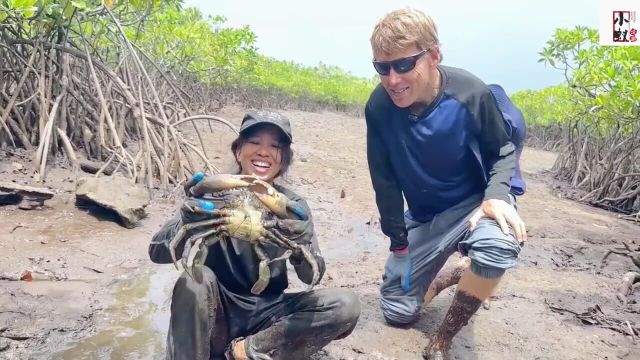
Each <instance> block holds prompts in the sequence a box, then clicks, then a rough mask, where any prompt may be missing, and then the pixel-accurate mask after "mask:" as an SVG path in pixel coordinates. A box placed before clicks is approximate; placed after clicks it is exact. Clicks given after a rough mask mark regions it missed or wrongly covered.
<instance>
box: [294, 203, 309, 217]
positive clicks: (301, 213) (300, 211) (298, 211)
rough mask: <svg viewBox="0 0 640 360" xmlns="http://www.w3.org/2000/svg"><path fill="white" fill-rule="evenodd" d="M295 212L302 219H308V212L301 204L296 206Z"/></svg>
mask: <svg viewBox="0 0 640 360" xmlns="http://www.w3.org/2000/svg"><path fill="white" fill-rule="evenodd" d="M292 210H293V212H294V213H295V214H296V215H297V216H298V218H299V219H300V220H307V213H306V212H305V211H304V209H302V208H301V207H299V206H296V207H294V208H293V209H292Z"/></svg>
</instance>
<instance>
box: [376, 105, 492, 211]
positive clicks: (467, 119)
mask: <svg viewBox="0 0 640 360" xmlns="http://www.w3.org/2000/svg"><path fill="white" fill-rule="evenodd" d="M472 125H473V122H472V120H471V114H470V112H469V110H468V109H467V108H466V107H465V106H464V104H462V103H461V102H460V101H459V100H458V99H456V98H454V97H452V96H451V94H447V93H444V94H443V96H442V97H441V98H440V99H439V100H438V106H437V107H436V108H434V109H433V110H432V111H427V112H426V113H425V114H424V115H423V116H420V117H418V118H416V119H415V120H413V119H411V120H408V119H407V113H405V112H398V113H396V114H394V115H392V116H391V118H390V119H389V123H388V127H387V128H386V129H387V131H385V132H383V133H381V134H380V138H381V140H382V142H383V143H384V144H385V148H386V149H388V151H389V157H390V159H391V164H392V167H393V170H394V172H395V173H396V176H397V178H398V183H399V185H400V188H401V189H402V191H403V193H404V195H405V198H406V200H407V204H408V207H409V211H408V212H407V214H406V215H407V216H408V217H409V218H411V219H413V220H415V221H419V222H427V221H429V220H431V219H432V218H433V216H434V215H435V214H437V213H440V212H442V211H444V210H446V209H447V208H449V207H451V206H452V205H455V204H457V203H459V202H461V201H463V200H464V199H466V198H467V197H469V196H471V195H473V194H475V193H478V192H480V191H482V190H483V189H484V187H485V185H486V184H485V182H484V180H483V177H482V174H481V169H480V167H479V166H478V163H477V160H476V159H475V157H474V155H473V153H472V152H471V149H470V147H469V139H470V138H471V137H472V136H473V135H472V129H471V126H472Z"/></svg>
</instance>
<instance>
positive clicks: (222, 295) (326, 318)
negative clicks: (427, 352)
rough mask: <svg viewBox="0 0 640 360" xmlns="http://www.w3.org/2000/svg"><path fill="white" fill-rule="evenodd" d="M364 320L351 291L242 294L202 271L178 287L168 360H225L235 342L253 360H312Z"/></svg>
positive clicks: (175, 291) (323, 290)
mask: <svg viewBox="0 0 640 360" xmlns="http://www.w3.org/2000/svg"><path fill="white" fill-rule="evenodd" d="M359 316H360V302H359V300H358V298H357V296H356V295H355V294H354V293H352V292H351V291H348V290H346V289H319V290H312V291H308V292H300V293H285V294H279V295H263V296H251V295H238V294H234V293H232V292H230V291H228V290H226V289H225V288H224V286H223V285H222V284H220V283H219V282H218V280H217V278H216V276H215V274H214V273H213V272H212V271H211V269H209V268H207V267H203V266H200V267H196V269H195V270H194V277H193V279H192V278H190V277H189V276H188V275H186V274H184V273H183V274H182V276H180V278H179V279H178V281H177V282H176V285H175V286H174V290H173V296H172V303H171V320H170V325H169V334H168V337H167V359H176V360H178V359H185V360H186V359H188V360H204V359H225V352H226V351H227V349H228V348H229V344H230V343H231V342H232V341H233V340H236V339H244V340H245V349H246V351H247V356H248V357H249V359H260V360H272V359H273V360H276V359H290V360H295V359H309V357H310V355H311V354H314V353H316V352H317V351H319V350H320V349H322V348H323V347H324V346H326V345H327V344H329V342H331V341H333V340H336V339H340V338H343V337H346V336H348V335H349V334H350V333H351V332H352V331H353V329H354V328H355V326H356V323H357V321H358V318H359ZM226 356H227V358H230V357H229V355H228V354H227V355H226Z"/></svg>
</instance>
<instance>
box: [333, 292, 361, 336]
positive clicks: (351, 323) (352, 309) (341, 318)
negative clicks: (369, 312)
mask: <svg viewBox="0 0 640 360" xmlns="http://www.w3.org/2000/svg"><path fill="white" fill-rule="evenodd" d="M330 302H331V303H332V304H333V306H332V308H333V310H332V317H331V319H332V322H334V324H335V325H336V327H337V329H339V334H338V337H337V339H341V338H343V337H346V336H348V335H349V334H350V333H351V332H352V331H353V329H355V327H356V324H357V323H358V319H359V318H360V299H359V298H358V296H357V295H356V294H355V293H353V292H352V291H349V290H347V289H335V290H334V291H333V294H332V295H331V299H330Z"/></svg>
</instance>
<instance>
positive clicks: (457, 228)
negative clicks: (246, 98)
mask: <svg viewBox="0 0 640 360" xmlns="http://www.w3.org/2000/svg"><path fill="white" fill-rule="evenodd" d="M511 200H512V201H511V203H512V205H514V206H515V199H513V198H512V199H511ZM481 203H482V194H478V195H476V196H472V197H470V198H469V199H467V200H465V201H462V202H461V203H460V204H458V205H456V206H454V207H452V208H450V209H448V210H446V211H445V212H443V213H441V214H438V215H437V216H436V217H435V218H434V219H433V220H431V221H430V222H427V223H419V222H415V221H412V220H410V219H406V220H407V230H408V232H409V236H408V240H409V253H410V257H411V262H410V264H411V267H410V269H409V271H410V287H409V288H408V289H406V290H405V289H403V288H402V286H401V282H400V278H397V277H393V276H390V275H389V274H390V273H391V272H390V271H389V270H388V269H386V266H385V273H384V274H383V276H382V280H383V282H382V286H381V287H380V293H381V298H380V307H381V309H382V314H383V315H384V318H385V320H386V321H387V323H389V324H390V325H406V324H409V323H411V322H413V321H415V320H416V319H417V318H418V315H419V313H420V309H421V307H422V304H423V301H424V295H425V293H426V292H427V289H428V288H429V285H430V284H431V282H432V281H433V279H435V277H436V275H437V274H438V272H439V271H440V269H442V267H443V266H444V265H445V263H446V262H447V259H448V258H449V257H450V256H451V255H452V254H453V253H454V252H455V251H459V252H460V253H461V254H462V255H464V256H468V257H469V258H470V259H471V271H473V273H474V274H476V275H478V276H480V277H483V278H499V277H501V276H502V275H503V274H504V272H505V271H506V270H507V269H509V268H512V267H513V266H515V264H516V260H517V258H518V255H519V254H520V250H521V245H520V244H519V243H518V241H517V240H516V239H515V237H514V236H513V231H512V232H511V233H510V234H508V235H506V234H504V233H503V232H502V231H501V230H500V227H499V226H498V224H497V223H496V222H495V221H494V220H492V219H488V218H482V219H481V220H480V221H479V222H478V225H477V226H476V228H475V229H474V230H473V231H470V229H469V218H470V217H471V216H472V215H473V213H474V212H475V211H476V210H477V209H478V208H479V206H480V204H481ZM389 256H393V254H391V255H389Z"/></svg>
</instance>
